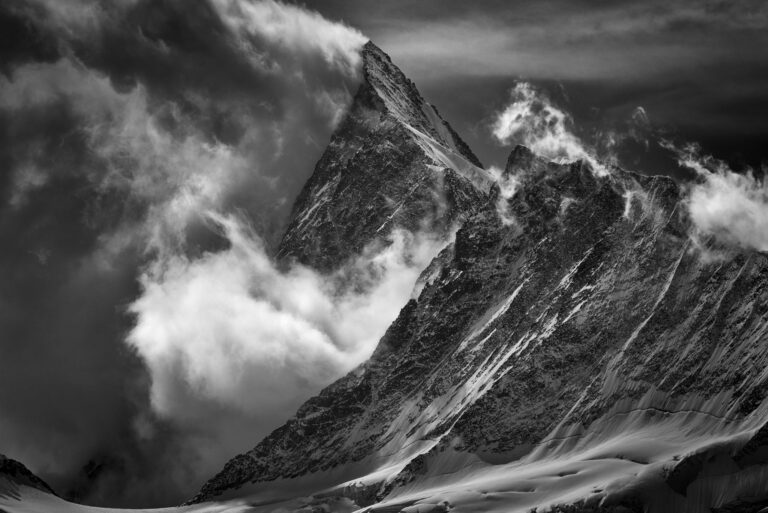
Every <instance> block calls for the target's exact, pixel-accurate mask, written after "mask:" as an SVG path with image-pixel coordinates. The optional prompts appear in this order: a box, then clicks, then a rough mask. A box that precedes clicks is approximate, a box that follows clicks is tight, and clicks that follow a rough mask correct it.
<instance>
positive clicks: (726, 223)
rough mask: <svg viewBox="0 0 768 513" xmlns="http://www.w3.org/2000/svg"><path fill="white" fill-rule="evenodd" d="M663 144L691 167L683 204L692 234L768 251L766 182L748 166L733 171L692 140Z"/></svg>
mask: <svg viewBox="0 0 768 513" xmlns="http://www.w3.org/2000/svg"><path fill="white" fill-rule="evenodd" d="M665 145H666V146H667V147H668V148H669V149H670V150H672V151H674V152H675V153H676V154H677V155H678V159H679V162H680V165H681V166H684V167H686V168H689V169H692V170H694V171H695V172H696V173H697V175H698V181H696V182H694V183H693V184H692V185H690V186H689V191H688V197H687V200H686V204H687V207H688V210H689V213H690V216H691V220H692V222H693V225H694V228H695V230H696V232H695V233H694V234H693V235H694V236H695V237H697V238H698V237H701V236H704V237H713V238H714V239H715V240H716V241H718V243H719V244H721V245H723V246H725V247H726V248H729V247H730V248H733V247H736V248H741V249H747V250H757V251H768V184H766V183H765V181H764V180H763V179H758V178H756V177H755V175H754V173H753V172H752V171H751V170H746V171H745V172H744V173H736V172H734V171H733V170H732V169H730V167H728V165H727V164H726V163H725V162H723V161H722V160H719V159H716V158H714V157H712V156H710V155H707V154H705V153H703V152H702V150H701V147H700V146H698V145H696V144H687V145H685V146H682V147H677V146H675V145H674V144H673V143H671V142H669V141H667V142H666V143H665Z"/></svg>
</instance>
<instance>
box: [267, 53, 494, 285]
mask: <svg viewBox="0 0 768 513" xmlns="http://www.w3.org/2000/svg"><path fill="white" fill-rule="evenodd" d="M490 186H491V181H490V179H489V177H488V175H487V174H486V173H485V172H484V171H483V170H482V166H481V164H480V162H479V161H478V160H477V157H475V156H474V154H472V152H471V151H470V150H469V148H468V147H467V146H466V144H465V143H464V142H463V141H462V140H461V139H460V138H459V136H458V135H457V134H456V133H455V132H454V131H453V129H452V128H451V127H450V126H449V125H448V123H446V122H445V121H444V120H443V119H442V118H441V117H440V115H439V114H438V113H437V110H435V108H434V107H433V106H432V105H430V104H428V103H427V102H426V101H424V99H423V98H422V97H421V95H419V93H418V91H417V90H416V88H415V87H414V85H413V83H411V82H410V80H408V79H407V78H406V77H405V76H404V75H403V73H402V72H401V71H400V70H399V69H398V68H397V67H395V66H394V65H393V64H392V62H391V61H390V59H389V57H388V56H387V55H386V54H384V53H383V52H382V51H381V50H379V49H378V48H377V47H376V46H374V45H373V44H372V43H368V44H367V45H366V46H365V47H364V49H363V83H362V84H361V86H360V88H359V90H358V92H357V94H356V95H355V97H354V100H353V102H352V105H351V106H350V110H349V112H348V114H347V115H346V116H345V118H344V119H343V121H342V122H341V124H340V125H339V127H338V128H337V129H336V131H335V132H334V134H333V136H332V138H331V142H330V144H329V146H328V148H327V149H326V151H325V152H324V153H323V155H322V157H321V158H320V160H319V162H318V163H317V165H316V167H315V171H314V173H313V175H312V177H311V178H310V180H309V181H308V182H307V184H306V185H305V187H304V188H303V190H302V192H301V193H300V195H299V197H298V198H297V201H296V204H295V205H294V209H293V213H292V216H291V221H290V224H289V226H288V229H287V231H286V233H285V236H284V237H283V240H282V242H281V244H280V247H279V248H278V258H280V259H282V260H291V259H294V260H296V261H298V262H300V263H302V264H305V265H308V266H311V267H313V268H315V269H318V270H321V271H330V270H333V269H334V268H336V267H338V266H339V265H340V264H341V263H343V262H345V261H346V260H347V259H349V258H350V257H353V256H355V255H359V254H360V253H361V252H362V250H363V248H364V247H366V246H367V245H369V244H372V243H375V242H376V241H379V240H384V239H386V237H387V235H389V234H390V233H391V231H392V230H393V229H395V228H402V229H406V230H408V231H411V232H418V231H422V230H426V231H429V232H431V233H436V232H437V233H440V232H443V233H447V232H449V231H450V229H451V228H452V227H453V226H454V225H456V224H457V223H459V222H460V221H461V220H462V219H463V218H464V217H466V215H467V214H470V213H472V212H474V209H475V205H477V204H482V203H484V200H481V198H482V197H483V196H485V195H486V194H487V193H488V192H489V190H490Z"/></svg>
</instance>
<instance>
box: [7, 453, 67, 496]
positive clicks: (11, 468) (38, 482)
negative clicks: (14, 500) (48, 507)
mask: <svg viewBox="0 0 768 513" xmlns="http://www.w3.org/2000/svg"><path fill="white" fill-rule="evenodd" d="M0 478H5V480H7V481H6V482H3V480H1V479H0V496H2V495H11V496H13V495H15V494H16V493H17V492H18V490H17V489H16V487H17V486H20V485H23V486H29V487H30V488H35V489H37V490H40V491H42V492H46V493H50V494H52V495H56V492H54V491H53V489H52V488H51V487H50V486H48V484H47V483H46V482H45V481H43V480H42V479H40V478H39V477H37V476H36V475H35V474H33V473H32V471H30V470H29V469H28V468H27V467H26V466H25V465H24V464H23V463H21V462H18V461H16V460H13V459H11V458H7V457H5V456H4V455H2V454H0Z"/></svg>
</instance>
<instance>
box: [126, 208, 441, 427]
mask: <svg viewBox="0 0 768 513" xmlns="http://www.w3.org/2000/svg"><path fill="white" fill-rule="evenodd" d="M212 219H213V220H214V222H216V223H217V224H218V225H219V226H220V227H221V228H222V229H223V231H224V235H225V236H226V238H227V240H228V241H229V242H230V244H231V246H230V248H229V249H226V250H223V251H219V252H215V253H207V254H205V255H203V256H202V257H200V258H198V259H188V258H185V257H183V256H180V255H179V256H175V257H173V258H172V259H170V260H168V261H166V262H162V263H161V262H158V263H157V265H155V266H153V267H152V268H151V269H149V270H148V271H147V273H146V274H145V275H144V276H143V277H142V284H143V288H144V293H143V295H142V297H141V298H139V299H138V300H137V301H136V302H135V303H133V305H132V306H131V310H132V311H133V312H134V314H135V315H136V317H137V324H136V327H135V328H134V330H133V331H132V332H131V333H130V335H129V337H128V341H129V343H130V344H131V345H132V346H133V347H135V348H136V349H137V351H138V353H139V354H140V355H141V356H142V357H143V358H144V360H145V361H146V362H147V365H148V366H149V368H150V370H151V373H152V379H153V382H152V402H153V405H154V407H155V408H156V410H157V411H158V412H160V413H161V414H163V415H166V416H170V417H172V418H177V419H182V420H185V421H186V420H195V421H199V420H200V419H199V418H196V413H197V411H199V410H197V409H195V408H193V407H192V406H193V404H190V403H191V402H192V403H194V402H196V401H199V400H201V399H203V400H207V401H213V402H216V403H219V404H220V405H223V406H227V407H234V408H237V409H239V410H242V411H243V412H244V413H248V414H251V415H257V416H260V417H263V418H264V419H268V422H267V424H273V423H275V422H279V421H280V420H282V419H284V418H286V417H287V416H288V415H289V414H290V413H291V412H292V411H293V409H295V408H296V407H297V406H298V404H300V402H301V401H302V400H304V399H306V398H307V397H308V396H309V395H311V394H313V393H316V392H317V391H319V390H320V388H321V387H323V386H325V385H327V384H329V383H330V382H331V381H333V380H334V379H336V378H338V377H339V376H341V375H342V374H344V373H346V372H347V371H349V370H350V369H352V368H353V367H354V366H356V365H358V364H359V363H360V362H362V361H364V360H365V359H366V358H367V357H368V356H369V355H370V353H371V352H372V351H373V349H374V347H375V345H376V343H377V342H378V340H379V338H380V337H381V336H382V335H383V333H384V330H385V329H386V327H387V326H388V325H389V324H390V323H391V322H392V321H393V320H394V318H395V317H396V316H397V314H398V312H399V310H400V308H401V307H402V305H404V304H405V302H406V301H407V299H408V297H409V295H410V293H411V291H412V289H413V286H414V284H415V282H416V279H417V277H418V274H419V272H420V270H421V269H422V268H424V267H425V266H426V265H427V263H428V262H429V260H430V259H431V258H432V257H434V255H435V254H436V253H437V251H438V250H439V249H440V247H441V246H442V244H441V243H440V242H437V241H435V240H430V239H428V238H420V237H415V236H413V235H411V234H409V233H405V232H399V233H396V234H395V235H394V238H393V241H392V244H391V245H389V246H388V247H387V248H386V249H384V250H383V251H380V252H376V253H374V254H366V255H363V256H361V257H360V258H359V259H358V260H356V261H354V262H351V263H350V266H349V267H348V269H347V271H346V272H347V275H348V276H351V277H352V278H351V279H352V281H353V282H354V284H351V283H348V282H347V280H346V279H342V277H341V276H338V275H337V276H330V277H323V276H320V275H318V274H317V273H315V272H313V271H312V270H310V269H307V268H304V267H294V268H292V269H290V270H289V271H286V272H281V271H278V270H277V269H276V267H275V266H274V265H273V263H272V262H271V261H270V259H269V257H268V256H267V255H266V253H265V251H264V246H263V244H262V243H261V241H260V240H259V238H258V236H256V235H255V234H253V233H252V232H250V231H249V230H247V229H246V228H245V227H244V225H243V224H242V222H241V221H239V220H237V219H236V218H234V217H222V216H218V215H212ZM339 282H344V283H343V284H342V283H339ZM341 285H343V286H341ZM350 285H354V286H350ZM180 383H181V384H183V385H184V386H185V387H187V388H188V390H184V389H180V388H179V384H180ZM189 390H191V391H192V392H193V393H192V394H191V396H193V400H192V401H190V400H188V398H189V397H190V394H189V393H188V392H189ZM190 417H191V418H190ZM262 434H263V433H262ZM254 441H255V440H254Z"/></svg>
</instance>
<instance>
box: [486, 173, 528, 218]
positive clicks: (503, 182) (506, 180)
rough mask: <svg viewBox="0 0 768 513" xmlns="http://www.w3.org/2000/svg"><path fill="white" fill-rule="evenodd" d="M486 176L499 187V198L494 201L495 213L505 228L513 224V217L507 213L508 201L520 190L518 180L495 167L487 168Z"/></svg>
mask: <svg viewBox="0 0 768 513" xmlns="http://www.w3.org/2000/svg"><path fill="white" fill-rule="evenodd" d="M488 174H490V175H491V177H492V178H493V179H494V180H495V181H496V183H497V184H498V186H499V197H498V198H497V199H496V211H497V212H498V213H499V218H500V219H501V222H502V223H503V224H504V225H505V226H511V225H513V224H515V217H514V216H513V215H512V214H511V213H510V211H509V200H511V199H512V198H513V197H514V196H515V194H516V193H517V191H518V189H519V188H520V185H521V182H520V178H518V177H517V176H515V175H514V174H510V173H504V171H503V170H501V169H499V168H498V167H496V166H491V167H489V168H488Z"/></svg>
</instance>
